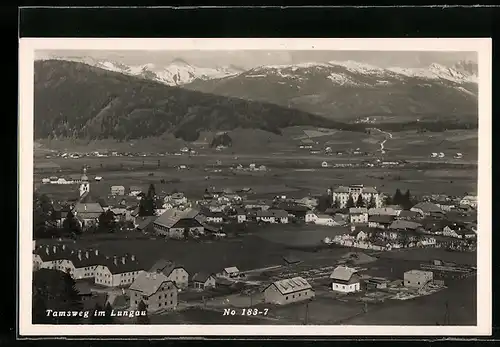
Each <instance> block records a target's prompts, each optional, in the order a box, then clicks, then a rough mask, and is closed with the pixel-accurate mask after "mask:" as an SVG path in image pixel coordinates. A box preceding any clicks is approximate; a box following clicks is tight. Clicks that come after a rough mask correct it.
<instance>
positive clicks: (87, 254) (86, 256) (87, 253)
mask: <svg viewBox="0 0 500 347" xmlns="http://www.w3.org/2000/svg"><path fill="white" fill-rule="evenodd" d="M85 258H87V259H88V258H89V251H86V252H85Z"/></svg>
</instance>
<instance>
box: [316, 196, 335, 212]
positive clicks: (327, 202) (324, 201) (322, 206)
mask: <svg viewBox="0 0 500 347" xmlns="http://www.w3.org/2000/svg"><path fill="white" fill-rule="evenodd" d="M331 206H332V204H331V196H330V195H326V194H325V195H322V196H320V198H319V199H318V207H317V208H318V210H319V211H322V212H325V211H326V209H327V208H329V207H331Z"/></svg>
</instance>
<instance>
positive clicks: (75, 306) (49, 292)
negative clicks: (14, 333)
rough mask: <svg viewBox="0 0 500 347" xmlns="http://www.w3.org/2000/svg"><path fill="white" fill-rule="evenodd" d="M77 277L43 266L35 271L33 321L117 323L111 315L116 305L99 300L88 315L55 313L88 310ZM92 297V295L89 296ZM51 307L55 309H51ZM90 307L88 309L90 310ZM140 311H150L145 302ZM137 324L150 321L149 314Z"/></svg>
mask: <svg viewBox="0 0 500 347" xmlns="http://www.w3.org/2000/svg"><path fill="white" fill-rule="evenodd" d="M75 284H76V283H75V280H74V279H73V278H72V277H71V275H70V274H69V273H66V272H63V271H58V270H53V269H40V270H38V271H36V272H34V273H33V296H32V302H33V306H32V310H33V314H32V320H33V324H85V323H87V324H113V323H115V318H114V317H113V316H112V315H111V312H112V310H113V307H112V305H111V304H110V303H109V302H106V303H105V304H104V305H102V304H101V303H99V301H98V300H97V301H96V304H95V306H94V307H93V309H91V310H89V316H88V318H85V317H81V316H72V315H69V316H68V315H66V316H63V317H59V316H58V315H54V314H52V313H53V312H73V311H76V312H80V311H82V310H84V304H83V301H82V299H81V298H80V295H79V292H78V289H77V288H76V285H75ZM87 300H92V298H90V299H87ZM49 310H51V311H49ZM86 310H88V309H86ZM137 310H138V311H146V312H147V308H146V305H145V304H144V302H143V301H141V302H140V303H139V306H138V308H137ZM96 311H97V312H102V311H104V315H99V314H97V315H95V314H94V312H96ZM136 323H137V324H149V323H150V320H149V317H148V316H147V315H146V316H138V317H137V319H136Z"/></svg>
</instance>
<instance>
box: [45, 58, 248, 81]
mask: <svg viewBox="0 0 500 347" xmlns="http://www.w3.org/2000/svg"><path fill="white" fill-rule="evenodd" d="M53 59H55V60H67V61H74V62H79V63H84V64H88V65H91V66H94V67H98V68H101V69H105V70H109V71H115V72H120V73H122V74H126V75H131V76H139V77H143V78H147V79H150V80H153V81H155V82H161V83H164V84H166V85H169V86H178V85H183V84H187V83H190V82H192V81H194V80H210V79H216V78H223V77H228V76H234V75H237V74H240V73H242V72H244V71H245V70H244V69H243V68H240V67H237V66H234V65H230V66H221V67H215V68H206V67H199V66H193V65H191V64H189V63H187V62H186V61H185V60H183V59H180V58H178V59H174V60H173V61H172V62H170V63H169V64H167V65H165V66H163V65H158V64H152V63H147V64H142V65H125V64H123V63H119V62H117V61H112V60H104V59H95V58H92V57H64V58H61V57H54V58H53Z"/></svg>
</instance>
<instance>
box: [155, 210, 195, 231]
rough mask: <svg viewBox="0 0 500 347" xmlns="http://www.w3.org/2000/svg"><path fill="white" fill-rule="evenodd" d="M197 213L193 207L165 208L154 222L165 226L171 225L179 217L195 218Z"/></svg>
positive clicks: (169, 226)
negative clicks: (182, 208)
mask: <svg viewBox="0 0 500 347" xmlns="http://www.w3.org/2000/svg"><path fill="white" fill-rule="evenodd" d="M198 214H199V211H198V210H196V209H193V208H189V209H185V210H178V209H175V208H174V209H170V210H166V211H165V212H164V213H163V214H162V215H161V216H159V217H158V218H157V219H156V220H155V222H154V223H155V224H158V225H161V226H164V227H166V228H171V227H173V226H174V225H175V224H176V223H177V222H178V221H180V220H181V219H195V218H196V217H197V216H198Z"/></svg>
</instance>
